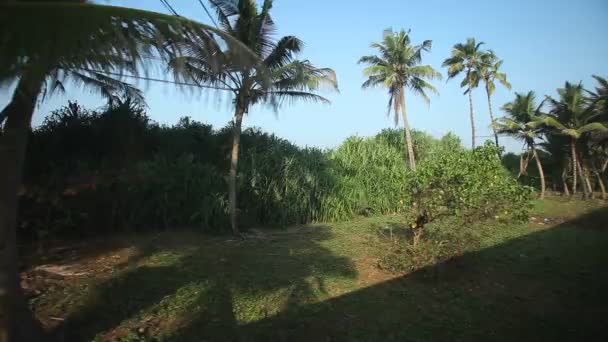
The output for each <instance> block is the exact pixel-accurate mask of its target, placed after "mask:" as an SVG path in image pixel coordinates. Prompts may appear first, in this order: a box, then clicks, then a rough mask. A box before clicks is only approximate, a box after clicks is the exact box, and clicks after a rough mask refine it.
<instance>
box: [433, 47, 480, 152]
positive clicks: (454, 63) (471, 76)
mask: <svg viewBox="0 0 608 342" xmlns="http://www.w3.org/2000/svg"><path fill="white" fill-rule="evenodd" d="M483 44H484V43H483V42H479V43H477V42H476V41H475V38H467V42H466V43H464V44H462V43H458V44H456V45H454V47H453V48H452V53H451V56H450V57H449V58H447V59H446V60H445V61H443V64H442V66H444V67H447V68H448V80H450V79H451V78H454V77H456V76H458V75H460V73H462V72H464V73H465V76H464V78H463V80H462V82H460V87H461V88H466V90H465V92H464V93H465V94H469V116H470V120H471V144H472V146H473V148H475V116H474V114H473V94H472V92H473V88H475V87H476V86H477V85H478V84H479V80H478V79H477V78H476V75H477V74H476V71H477V70H478V69H479V66H480V64H481V63H482V58H483V56H484V54H485V52H484V51H482V50H481V46H482V45H483Z"/></svg>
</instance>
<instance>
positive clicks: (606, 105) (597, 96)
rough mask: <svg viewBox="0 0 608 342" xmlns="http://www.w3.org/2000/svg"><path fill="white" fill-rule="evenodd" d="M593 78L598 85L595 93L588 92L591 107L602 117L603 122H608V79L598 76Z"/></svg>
mask: <svg viewBox="0 0 608 342" xmlns="http://www.w3.org/2000/svg"><path fill="white" fill-rule="evenodd" d="M592 77H593V78H594V79H595V80H596V81H597V83H598V85H597V86H596V87H595V91H594V92H590V91H588V93H589V101H590V105H591V106H592V107H593V110H594V111H595V112H596V113H598V114H600V115H601V116H602V120H606V121H608V79H606V78H605V77H601V76H597V75H593V76H592Z"/></svg>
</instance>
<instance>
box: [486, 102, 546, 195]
mask: <svg viewBox="0 0 608 342" xmlns="http://www.w3.org/2000/svg"><path fill="white" fill-rule="evenodd" d="M535 99H536V95H535V94H534V92H533V91H530V92H528V93H527V94H519V93H515V99H514V100H513V101H511V102H508V103H506V104H505V105H504V106H503V107H502V110H503V111H504V112H505V113H506V114H507V116H505V117H501V118H499V119H497V120H495V121H493V124H492V128H493V129H494V131H495V132H496V133H497V134H502V135H508V136H511V137H513V138H515V139H517V140H521V141H523V142H524V144H525V147H526V150H527V151H526V154H527V155H529V154H530V153H531V154H532V158H534V159H535V160H536V167H537V168H538V173H539V175H540V198H541V199H543V198H544V197H545V173H544V171H543V165H542V163H541V161H540V158H539V156H538V152H537V149H536V142H535V140H536V139H538V138H539V137H540V136H541V134H542V129H541V128H539V127H533V126H532V125H530V122H533V121H534V120H536V119H537V117H538V116H539V115H540V108H541V106H542V104H541V106H538V105H537V104H536V101H535ZM525 160H526V163H524V164H522V166H521V168H522V169H525V168H526V167H527V161H528V160H529V158H528V157H526V158H525ZM521 173H522V170H520V174H521Z"/></svg>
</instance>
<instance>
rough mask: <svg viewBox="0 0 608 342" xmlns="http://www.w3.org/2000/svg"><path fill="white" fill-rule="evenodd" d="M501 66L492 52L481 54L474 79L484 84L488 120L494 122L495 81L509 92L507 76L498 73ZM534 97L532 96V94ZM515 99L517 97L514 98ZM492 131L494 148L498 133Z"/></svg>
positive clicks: (500, 62) (493, 128)
mask: <svg viewBox="0 0 608 342" xmlns="http://www.w3.org/2000/svg"><path fill="white" fill-rule="evenodd" d="M501 66H502V60H501V59H498V57H497V56H496V54H494V51H491V50H490V51H488V52H487V53H485V54H483V56H482V58H481V63H480V64H479V68H478V70H477V72H478V74H479V75H478V76H477V77H476V78H478V79H480V80H482V81H483V82H484V85H485V88H486V96H487V97H488V109H489V112H490V120H491V122H494V113H493V111H492V94H494V90H496V84H495V83H494V82H495V81H498V82H499V83H500V84H502V85H503V86H504V87H505V88H507V89H509V90H511V83H509V82H508V81H507V74H505V73H504V72H500V67H501ZM532 96H533V97H534V94H532ZM516 98H517V96H516ZM492 130H493V132H494V140H495V141H496V146H499V145H498V132H497V131H496V128H495V127H494V126H492Z"/></svg>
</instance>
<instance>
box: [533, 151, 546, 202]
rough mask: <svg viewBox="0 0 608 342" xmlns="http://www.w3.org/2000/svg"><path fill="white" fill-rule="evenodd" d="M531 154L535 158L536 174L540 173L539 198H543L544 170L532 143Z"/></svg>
mask: <svg viewBox="0 0 608 342" xmlns="http://www.w3.org/2000/svg"><path fill="white" fill-rule="evenodd" d="M531 148H532V154H533V155H534V159H536V167H537V168H538V174H539V175H540V199H544V198H545V172H544V170H543V165H542V164H541V162H540V158H539V157H538V153H537V152H536V148H535V147H534V145H532V146H531Z"/></svg>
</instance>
